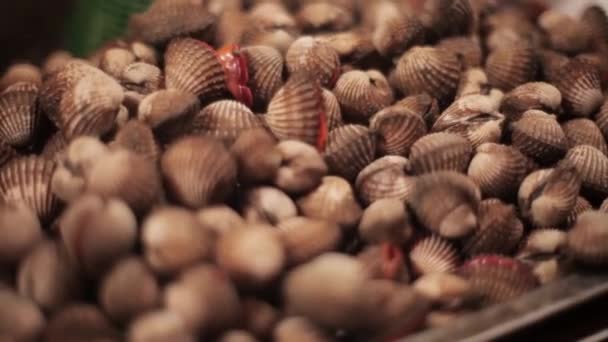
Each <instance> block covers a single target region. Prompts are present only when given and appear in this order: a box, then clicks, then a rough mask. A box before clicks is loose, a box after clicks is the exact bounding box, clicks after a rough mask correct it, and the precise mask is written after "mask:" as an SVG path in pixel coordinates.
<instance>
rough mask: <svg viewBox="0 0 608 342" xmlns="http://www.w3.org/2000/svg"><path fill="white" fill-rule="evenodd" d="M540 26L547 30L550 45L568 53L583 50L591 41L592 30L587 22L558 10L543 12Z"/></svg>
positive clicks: (539, 20)
mask: <svg viewBox="0 0 608 342" xmlns="http://www.w3.org/2000/svg"><path fill="white" fill-rule="evenodd" d="M538 26H539V27H540V28H541V29H542V30H543V31H544V32H545V34H546V36H547V38H548V43H549V45H550V46H551V47H552V48H553V49H554V50H557V51H561V52H564V53H567V54H576V53H579V52H583V51H584V50H586V49H587V48H588V47H589V44H590V42H591V32H590V31H589V30H587V27H586V26H585V24H584V23H583V22H581V21H579V20H577V19H575V18H573V17H571V16H570V15H568V14H565V13H562V12H560V11H557V10H548V11H545V12H543V13H542V14H541V15H540V17H539V18H538Z"/></svg>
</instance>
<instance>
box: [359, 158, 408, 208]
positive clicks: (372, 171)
mask: <svg viewBox="0 0 608 342" xmlns="http://www.w3.org/2000/svg"><path fill="white" fill-rule="evenodd" d="M408 165H409V162H408V160H407V159H406V158H404V157H399V156H386V157H382V158H379V159H377V160H375V161H374V162H372V163H370V164H369V165H368V166H366V167H365V168H364V169H363V170H361V172H360V173H359V175H358V176H357V179H356V182H355V187H356V190H357V194H358V195H359V198H360V199H361V200H362V201H363V203H365V204H371V203H373V202H375V201H377V200H380V199H387V198H395V199H399V200H401V201H404V202H407V201H408V200H409V198H410V196H411V194H412V191H413V189H414V184H415V177H412V176H409V175H408V174H407V173H406V169H407V168H408Z"/></svg>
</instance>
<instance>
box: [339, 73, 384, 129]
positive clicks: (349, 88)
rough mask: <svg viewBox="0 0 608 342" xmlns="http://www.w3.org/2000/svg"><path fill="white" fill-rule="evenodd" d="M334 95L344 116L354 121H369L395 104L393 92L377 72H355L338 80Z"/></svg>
mask: <svg viewBox="0 0 608 342" xmlns="http://www.w3.org/2000/svg"><path fill="white" fill-rule="evenodd" d="M334 94H335V95H336V98H337V99H338V102H339V103H340V105H341V107H342V109H343V110H344V116H346V117H349V118H350V119H351V120H353V121H363V122H365V121H367V119H369V118H370V117H371V116H372V115H374V113H376V112H377V111H379V110H381V109H383V108H386V107H388V106H389V105H391V104H392V103H393V91H392V89H391V87H390V85H389V84H388V81H387V80H386V78H385V77H384V75H382V73H381V72H379V71H377V70H368V71H361V70H353V71H349V72H346V73H344V74H343V75H342V76H340V78H339V79H338V82H337V83H336V87H335V88H334Z"/></svg>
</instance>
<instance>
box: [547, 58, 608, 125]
mask: <svg viewBox="0 0 608 342" xmlns="http://www.w3.org/2000/svg"><path fill="white" fill-rule="evenodd" d="M553 84H554V85H555V86H556V87H557V89H559V91H560V92H561V93H562V98H563V101H562V105H563V106H564V109H565V110H566V112H567V113H569V114H571V115H573V116H582V117H586V116H590V115H591V114H593V113H595V111H596V110H597V109H598V108H599V107H600V106H601V105H602V101H603V100H604V96H603V94H602V88H601V82H600V74H599V70H598V69H597V67H596V66H595V65H593V64H591V63H590V62H588V61H587V60H585V59H583V58H574V59H572V60H570V62H568V64H566V65H565V66H564V67H562V68H561V69H560V70H559V71H558V73H557V75H555V79H554V80H553Z"/></svg>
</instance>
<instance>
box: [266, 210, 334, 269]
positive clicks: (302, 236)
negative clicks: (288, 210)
mask: <svg viewBox="0 0 608 342" xmlns="http://www.w3.org/2000/svg"><path fill="white" fill-rule="evenodd" d="M277 228H278V229H279V231H280V233H279V234H280V236H281V239H282V240H283V243H284V245H285V252H286V253H287V260H288V263H289V264H291V265H298V264H302V263H305V262H308V261H310V260H312V259H314V258H315V257H317V256H319V255H321V254H323V253H327V252H331V251H333V250H335V249H336V248H337V247H338V244H339V243H340V241H341V239H342V232H341V230H340V226H339V225H337V224H336V223H333V222H330V221H326V220H318V219H310V218H306V217H292V218H289V219H287V220H283V221H281V222H279V224H278V227H277Z"/></svg>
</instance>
